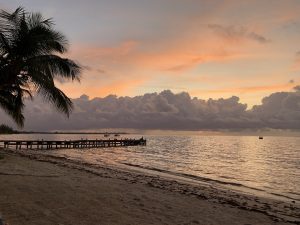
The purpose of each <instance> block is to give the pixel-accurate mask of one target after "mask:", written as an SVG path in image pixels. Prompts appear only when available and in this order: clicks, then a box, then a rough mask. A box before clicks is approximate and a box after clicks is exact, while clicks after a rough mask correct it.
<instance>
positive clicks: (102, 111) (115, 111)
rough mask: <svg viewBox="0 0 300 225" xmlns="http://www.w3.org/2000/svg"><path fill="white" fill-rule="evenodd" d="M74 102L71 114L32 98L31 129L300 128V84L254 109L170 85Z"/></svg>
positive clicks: (28, 115) (235, 99)
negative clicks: (139, 93) (159, 89)
mask: <svg viewBox="0 0 300 225" xmlns="http://www.w3.org/2000/svg"><path fill="white" fill-rule="evenodd" d="M73 102H74V111H73V113H72V114H71V116H70V118H69V119H66V118H65V117H64V116H63V115H61V114H59V113H57V112H55V110H54V109H53V108H52V106H51V105H49V104H45V103H44V102H43V101H42V99H41V98H39V97H36V98H35V100H34V101H33V102H32V101H29V100H28V101H27V104H26V109H25V117H26V123H25V129H27V130H40V131H45V130H76V129H100V128H135V129H168V130H203V129H247V128H251V129H260V128H275V129H277V128H278V129H300V87H299V86H297V87H295V89H294V91H291V92H276V93H273V94H271V95H270V96H267V97H265V98H263V99H262V104H261V105H257V106H254V107H253V108H252V109H250V110H247V105H246V104H242V103H240V102H239V98H238V97H236V96H233V97H231V98H227V99H223V98H221V99H217V100H214V99H209V100H206V101H205V100H201V99H198V98H192V97H191V96H190V95H189V94H188V93H186V92H182V93H178V94H174V93H172V92H171V91H169V90H166V91H163V92H161V93H150V94H144V95H142V96H136V97H117V96H115V95H109V96H107V97H104V98H94V99H89V97H88V96H86V95H82V96H81V97H80V98H77V99H73ZM0 118H1V119H0V122H1V123H3V122H5V123H7V122H8V119H7V118H8V117H7V116H6V115H5V114H4V113H3V112H0Z"/></svg>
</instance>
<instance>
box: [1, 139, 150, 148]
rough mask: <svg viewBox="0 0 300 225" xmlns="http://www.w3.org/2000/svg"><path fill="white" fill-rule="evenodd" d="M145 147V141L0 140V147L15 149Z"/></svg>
mask: <svg viewBox="0 0 300 225" xmlns="http://www.w3.org/2000/svg"><path fill="white" fill-rule="evenodd" d="M136 145H146V139H144V138H141V139H105V140H97V139H96V140H70V141H66V140H65V141H48V140H0V147H4V148H15V149H45V150H50V149H62V148H64V149H68V148H75V149H83V148H106V147H121V146H136Z"/></svg>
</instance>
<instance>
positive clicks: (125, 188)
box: [0, 149, 300, 225]
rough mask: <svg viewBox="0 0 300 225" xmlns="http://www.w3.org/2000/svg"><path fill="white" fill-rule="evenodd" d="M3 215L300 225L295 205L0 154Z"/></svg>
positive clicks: (14, 221)
mask: <svg viewBox="0 0 300 225" xmlns="http://www.w3.org/2000/svg"><path fill="white" fill-rule="evenodd" d="M0 154H1V157H0V183H1V185H0V193H1V194H0V213H1V215H2V219H3V220H4V221H5V222H6V223H7V224H9V225H21V224H22V225H23V224H26V225H31V224H32V225H41V224H47V225H48V224H49V225H53V224H60V225H62V224H64V225H71V224H82V225H93V224H95V225H96V224H97V225H98V224H203V225H208V224H211V225H218V224H225V225H234V224H239V225H240V224H242V225H250V224H252V225H254V224H259V225H263V224H277V225H279V224H299V221H300V220H299V218H300V210H299V209H300V208H299V202H290V203H286V202H281V201H279V200H270V199H264V198H261V197H260V198H259V197H257V196H251V195H247V194H242V193H238V192H234V191H230V190H219V189H216V188H214V187H211V186H208V185H199V184H188V183H186V182H184V181H178V180H174V179H171V178H167V177H162V176H160V175H153V174H146V173H143V172H141V171H130V170H127V169H124V168H115V167H109V166H106V165H103V166H99V165H97V166H96V165H87V164H85V163H79V162H76V161H71V160H67V159H64V158H59V157H53V156H46V155H42V154H38V153H35V154H33V153H30V152H29V151H28V152H26V151H19V152H18V153H16V152H14V151H11V150H3V149H2V150H1V153H0Z"/></svg>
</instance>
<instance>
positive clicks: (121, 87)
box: [57, 77, 146, 98]
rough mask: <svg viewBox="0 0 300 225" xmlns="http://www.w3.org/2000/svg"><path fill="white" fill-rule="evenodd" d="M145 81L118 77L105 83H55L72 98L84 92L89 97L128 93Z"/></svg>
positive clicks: (141, 78) (143, 79)
mask: <svg viewBox="0 0 300 225" xmlns="http://www.w3.org/2000/svg"><path fill="white" fill-rule="evenodd" d="M145 81H146V79H145V78H143V77H140V78H135V79H132V80H126V79H119V80H114V81H109V82H105V83H101V82H97V83H94V84H93V83H92V84H91V83H88V84H85V83H84V82H83V84H77V83H73V84H69V83H68V84H64V85H62V84H57V86H58V87H60V88H62V90H63V91H65V92H67V93H69V94H70V96H71V97H72V98H75V97H79V96H81V95H82V94H86V95H88V96H89V97H91V98H95V97H104V96H107V95H110V94H116V95H119V96H124V95H129V94H130V92H132V91H133V90H134V89H135V88H137V87H139V86H140V85H142V84H143V83H144V82H145Z"/></svg>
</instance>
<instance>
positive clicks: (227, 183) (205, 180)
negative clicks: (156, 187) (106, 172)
mask: <svg viewBox="0 0 300 225" xmlns="http://www.w3.org/2000/svg"><path fill="white" fill-rule="evenodd" d="M122 164H124V165H127V166H131V167H137V168H141V169H146V170H152V171H157V172H161V173H165V174H170V175H175V176H179V177H184V178H189V179H192V180H196V181H202V182H206V183H218V184H222V185H231V186H235V187H241V188H246V189H250V190H254V191H260V192H264V193H268V194H271V195H274V196H278V197H284V198H286V199H290V200H295V201H299V200H300V199H297V198H292V197H290V196H287V195H283V194H278V193H273V192H268V191H267V190H264V189H260V188H256V187H250V186H247V185H244V184H240V183H235V182H228V181H222V180H216V179H212V178H207V177H200V176H196V175H192V174H186V173H180V172H174V171H169V170H164V169H159V168H155V167H148V166H142V165H137V164H132V163H127V162H123V163H122ZM291 194H294V195H299V194H297V193H291Z"/></svg>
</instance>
